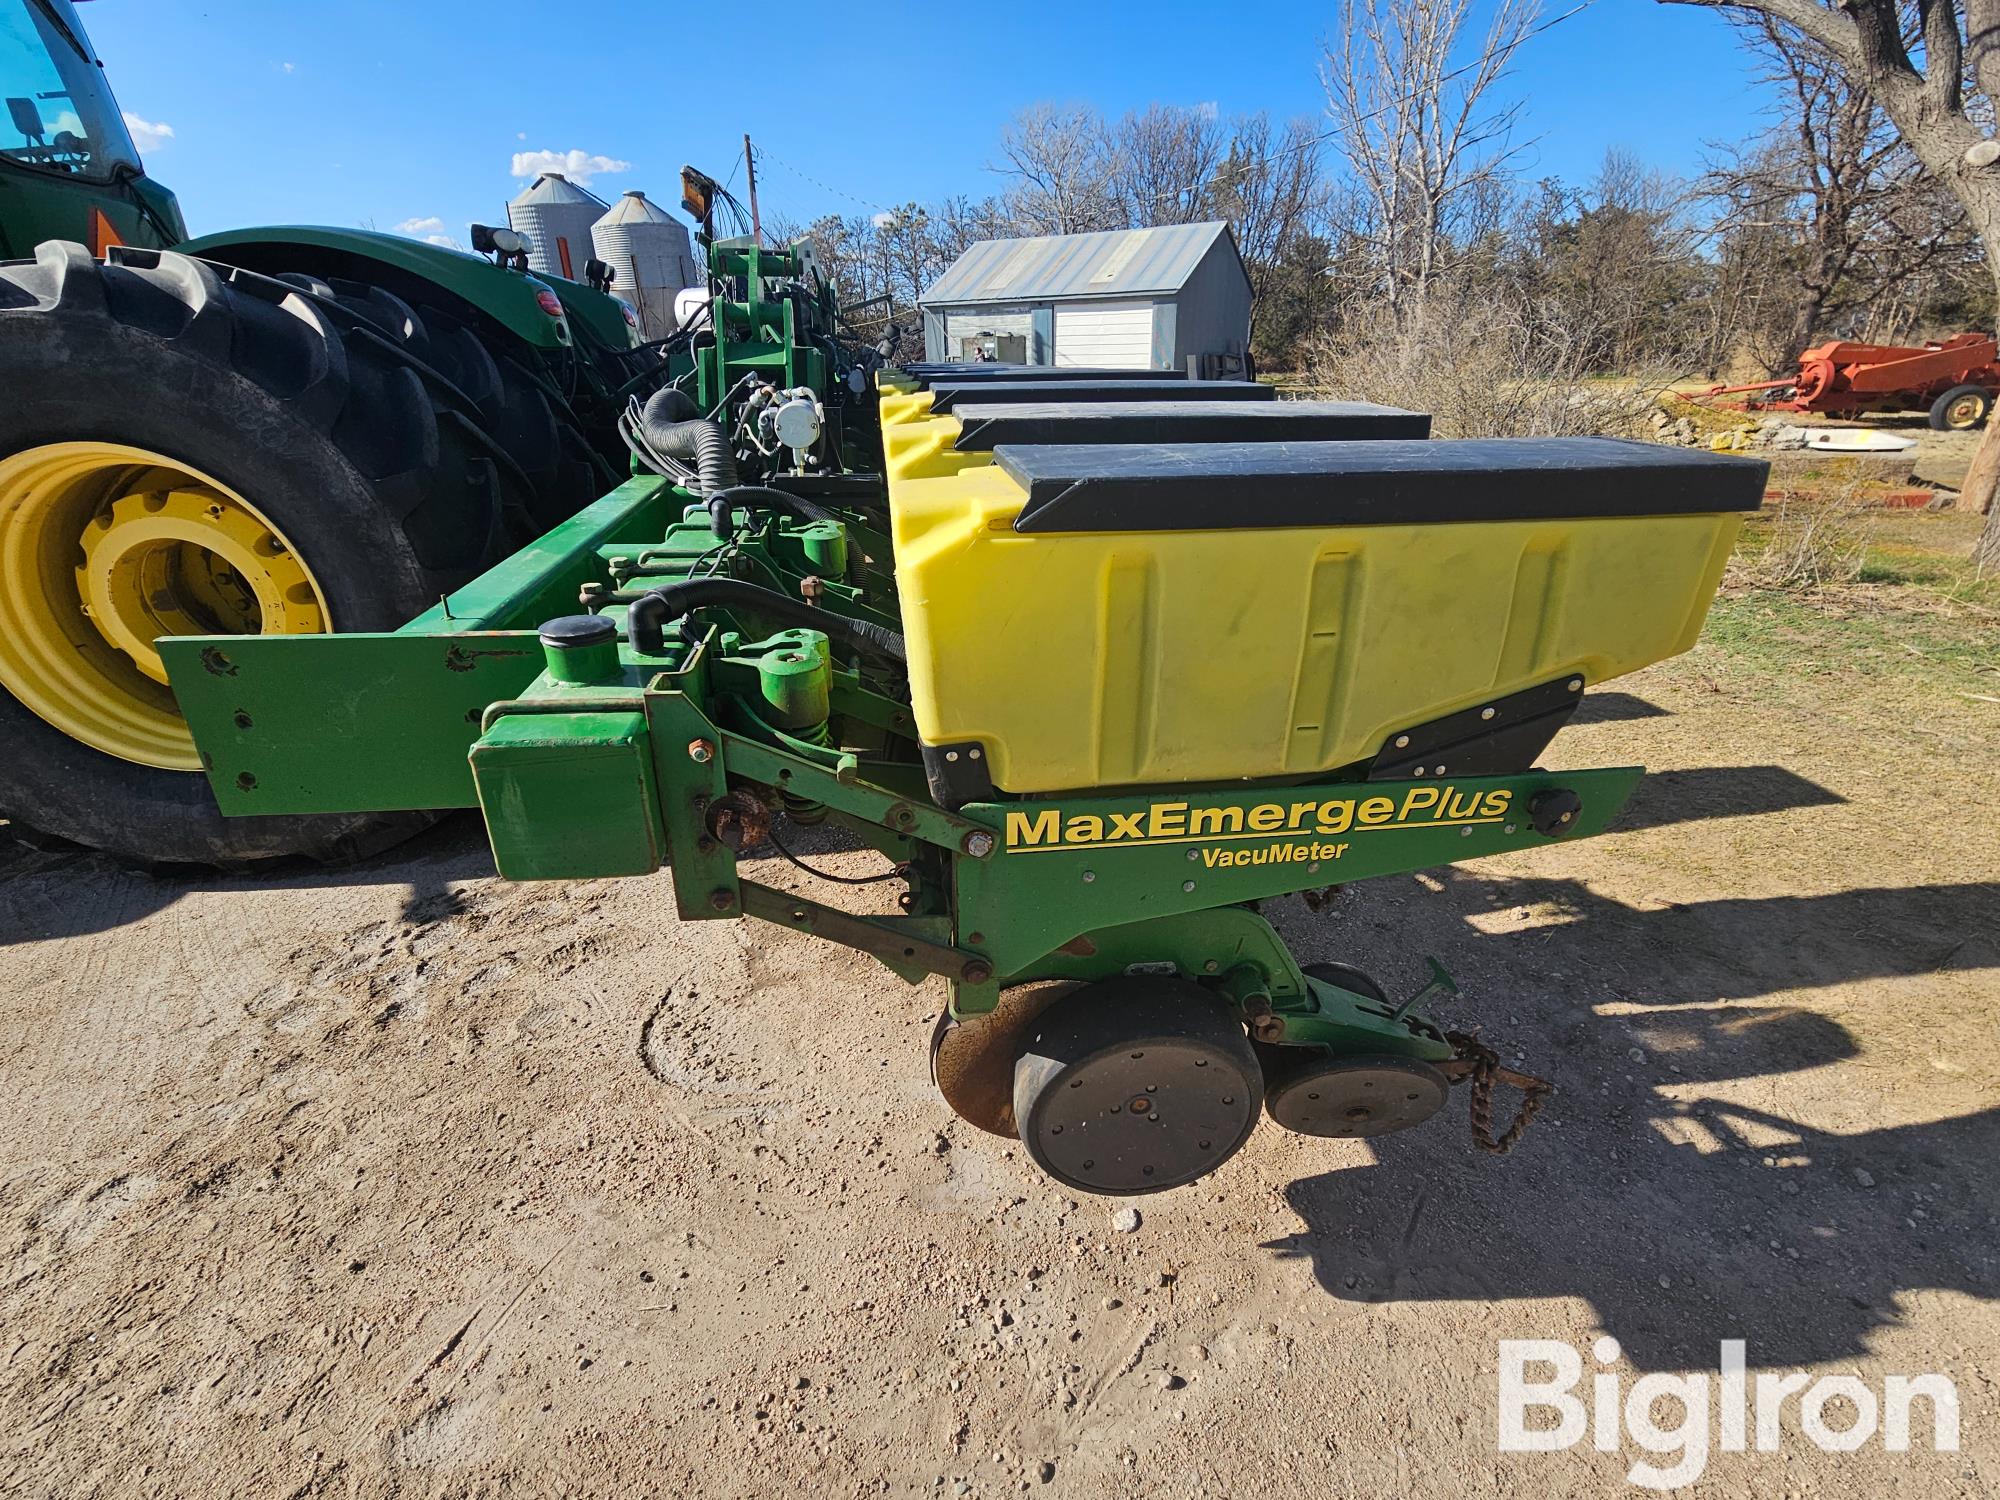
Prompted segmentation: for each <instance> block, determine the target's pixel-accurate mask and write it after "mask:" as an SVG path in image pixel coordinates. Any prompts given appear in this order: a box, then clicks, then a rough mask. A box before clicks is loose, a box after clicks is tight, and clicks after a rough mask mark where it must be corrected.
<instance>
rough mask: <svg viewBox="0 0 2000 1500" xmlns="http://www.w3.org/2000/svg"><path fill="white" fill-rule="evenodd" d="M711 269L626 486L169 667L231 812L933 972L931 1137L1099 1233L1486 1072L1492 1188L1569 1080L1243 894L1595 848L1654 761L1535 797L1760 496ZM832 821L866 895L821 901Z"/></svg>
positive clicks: (776, 258)
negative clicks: (314, 629)
mask: <svg viewBox="0 0 2000 1500" xmlns="http://www.w3.org/2000/svg"><path fill="white" fill-rule="evenodd" d="M709 256H710V264H711V268H712V271H713V274H714V284H715V285H716V286H717V287H718V288H719V289H720V295H718V297H717V298H716V300H715V301H714V302H713V303H712V306H711V323H710V327H711V329H712V337H709V338H706V339H704V340H698V341H697V342H696V344H695V346H694V347H692V348H690V349H687V350H685V351H682V352H680V353H678V354H677V355H676V356H675V358H674V360H673V363H672V376H673V378H672V381H671V383H670V384H669V385H668V386H667V387H665V388H663V389H662V390H660V391H659V392H657V393H656V394H654V395H653V396H651V397H650V398H649V399H647V400H646V401H645V402H644V403H643V404H641V403H639V402H636V401H635V402H634V403H633V405H632V406H631V408H630V409H629V410H628V411H627V413H626V416H625V419H624V422H623V424H622V425H623V430H624V433H625V436H626V438H627V440H628V444H629V447H630V449H631V451H632V453H633V455H634V458H635V460H636V467H637V469H638V470H639V473H638V474H637V477H634V478H631V479H629V480H627V481H626V482H625V483H623V484H621V485H619V486H617V487H616V488H614V489H612V490H611V491H610V492H609V493H607V494H605V495H604V496H602V497H601V498H600V499H598V500H597V501H596V502H595V503H594V504H592V505H590V506H588V507H587V508H585V509H584V510H582V511H580V512H579V513H578V514H576V515H575V516H573V517H571V518H570V519H568V520H567V521H564V522H563V523H561V524H560V525H558V526H556V527H555V528H554V529H552V530H550V531H549V532H548V533H547V534H545V535H544V536H542V537H541V538H540V539H539V540H538V541H536V542H535V543H534V544H533V545H531V546H529V547H526V548H524V549H522V550H520V551H517V552H515V553H514V554H513V555H512V556H510V557H508V558H507V559H505V560H504V561H502V562H500V563H499V564H498V565H497V566H495V567H493V568H491V569H489V570H488V571H487V572H485V573H483V574H482V575H481V576H479V577H478V578H476V579H474V580H473V581H471V582H470V583H467V584H465V585H463V586H462V587H458V588H454V589H452V590H451V591H450V592H449V593H448V595H447V596H446V598H445V599H443V600H441V601H440V602H438V603H437V604H436V605H434V606H433V607H432V608H430V609H428V610H427V611H425V612H424V613H422V614H420V615H418V616H417V617H416V618H414V619H412V620H410V621H409V622H408V623H406V624H403V625H402V626H400V628H396V629H390V630H380V631H365V632H360V633H355V634H345V635H319V636H309V635H294V636H242V637H233V636H225V635H215V634H210V635H207V636H194V637H189V638H185V639H173V640H166V641H162V642H161V643H160V646H159V650H160V655H161V658H162V660H163V661H164V662H165V664H166V667H167V671H168V675H169V679H170V682H171V685H172V687H173V689H174V691H175V693H176V694H177V696H178V699H179V701H180V703H181V705H182V706H183V708H184V709H185V711H186V714H187V718H188V722H189V724H190V726H191V727H192V729H193V732H194V737H195V742H196V744H197V745H198V747H199V749H200V753H201V758H202V761H203V763H204V765H205V766H206V768H207V772H208V777H209V783H210V785H211V786H212V788H213V790H214V794H215V798H216V800H217V802H218V803H219V805H220V806H221V808H222V809H223V811H224V812H226V813H228V814H230V815H252V816H271V815H284V816H354V815H373V814H382V813H393V812H396V811H398V810H404V809H414V808H437V807H467V808H470V807H477V808H479V809H480V810H481V812H482V814H483V816H484V818H485V822H486V827H487V831H488V833H489V835H490V838H491V841H492V847H493V854H494V858H495V861H496V863H497V865H498V867H499V870H500V872H501V873H502V874H503V875H505V876H507V877H509V878H512V879H518V880H583V879H598V878H605V877H614V876H638V877H643V876H649V875H653V874H655V873H656V872H658V871H659V870H661V869H662V868H665V869H667V870H668V871H669V872H670V878H671V886H672V891H673V899H674V903H675V907H676V909H677V911H678V914H679V916H680V917H681V918H682V919H683V920H687V921H739V920H742V919H744V918H754V919H757V920H759V921H764V922H770V923H776V924H779V925H782V926H785V927H789V928H792V929H794V930H796V931H800V932H805V933H810V934H812V935H814V936H816V937H819V938H823V939H825V940H827V941H830V942H835V943H840V944H843V945H846V946H848V947H852V948H856V949H859V950H861V951H863V952H865V953H868V954H870V955H872V956H873V957H875V958H876V959H878V960H879V961H880V962H881V963H882V964H884V965H885V966H887V967H888V968H889V969H891V970H892V971H894V972H895V973H896V974H898V975H900V976H902V977H903V978H904V979H906V980H908V981H910V982H912V983H917V982H922V981H925V980H928V979H930V978H931V977H933V976H936V977H939V978H942V979H943V980H944V981H945V985H946V988H947V990H948V993H949V1002H948V1005H947V1007H946V1009H945V1012H944V1014H943V1015H942V1016H941V1017H940V1020H939V1024H938V1026H937V1028H936V1031H935V1033H934V1036H933V1044H932V1057H931V1065H932V1071H933V1076H934V1077H935V1079H936V1081H937V1084H938V1086H939V1089H940V1091H941V1092H942V1094H943V1095H944V1097H945V1099H946V1100H947V1102H948V1103H949V1104H950V1105H951V1107H952V1108H953V1109H955V1110H956V1111H957V1112H958V1113H959V1114H960V1115H962V1116H963V1117H964V1118H966V1119H967V1120H969V1121H971V1122H972V1123H974V1124H975V1125H978V1126H979V1127H981V1128H982V1129H985V1130H988V1131H992V1132H995V1133H997V1134H1000V1135H1010V1136H1018V1137H1019V1138H1020V1140H1021V1141H1022V1143H1023V1144H1024V1145H1025V1147H1026V1148H1027V1150H1028V1152H1029V1154H1030V1155H1031V1156H1032V1157H1033V1159H1034V1160H1035V1161H1036V1162H1037V1163H1038V1164H1039V1165H1040V1166H1041V1167H1042V1168H1043V1169H1044V1170H1046V1171H1047V1172H1048V1173H1049V1174H1050V1175H1051V1176H1053V1177H1055V1178H1056V1179H1057V1180H1059V1181H1061V1182H1063V1183H1065V1184H1067V1185H1069V1186H1071V1187H1073V1188H1077V1189H1081V1190H1084V1191H1088V1192H1096V1193H1109V1194H1120V1193H1140V1192H1148V1191H1156V1190H1160V1189H1164V1188H1170V1187H1173V1186H1176V1185H1178V1184H1181V1183H1185V1182H1189V1181H1191V1180H1193V1179H1195V1178H1197V1177H1200V1176H1202V1175H1203V1174H1204V1173H1206V1172H1209V1171H1211V1170H1212V1169H1214V1168H1215V1167H1216V1166H1218V1165H1219V1164H1220V1163H1222V1162H1223V1161H1225V1160H1226V1159H1227V1158H1228V1157H1229V1156H1230V1155H1231V1154H1232V1153H1233V1152H1234V1151H1236V1150H1237V1149H1238V1148H1239V1147H1240V1146H1241V1145H1242V1144H1243V1142H1244V1140H1245V1139H1246V1138H1247V1137H1248V1136H1249V1134H1250V1132H1251V1130H1252V1128H1253V1127H1254V1126H1255V1124H1256V1123H1257V1121H1258V1119H1259V1117H1260V1115H1263V1114H1268V1115H1269V1116H1270V1117H1271V1118H1272V1119H1273V1120H1274V1121H1275V1122H1276V1123H1277V1124H1278V1125H1279V1126H1281V1127H1283V1128H1286V1129H1290V1130H1295V1131H1300V1132H1304V1133H1307V1134H1312V1135H1318V1136H1327V1137H1366V1136H1374V1135H1379V1134H1382V1133H1385V1132H1387V1131H1392V1130H1399V1129H1404V1128H1408V1127H1411V1126H1414V1125H1416V1124H1419V1123H1421V1122H1422V1121H1423V1120H1425V1119H1427V1118H1429V1117H1430V1116H1431V1115H1432V1114H1433V1113H1435V1112H1436V1111H1437V1110H1438V1108H1439V1107H1440V1106H1441V1105H1442V1103H1443V1102H1444V1100H1445V1098H1446V1095H1447V1093H1448V1091H1449V1089H1450V1087H1451V1086H1452V1085H1453V1084H1454V1083H1457V1082H1461V1081H1468V1080H1469V1086H1470V1089H1471V1091H1472V1094H1473V1099H1474V1109H1473V1115H1474V1119H1475V1122H1481V1124H1480V1129H1481V1131H1482V1138H1483V1139H1484V1140H1485V1142H1486V1143H1487V1144H1489V1145H1490V1146H1492V1147H1494V1148H1495V1149H1504V1148H1505V1147H1506V1146H1508V1145H1511V1144H1512V1142H1513V1140H1514V1139H1515V1138H1516V1136H1517V1135H1518V1133H1519V1129H1520V1124H1519V1123H1517V1124H1516V1126H1515V1127H1514V1128H1513V1129H1511V1130H1509V1131H1507V1132H1506V1133H1504V1134H1502V1135H1500V1136H1498V1137H1495V1136H1493V1135H1491V1134H1487V1133H1484V1131H1485V1128H1486V1127H1485V1125H1484V1123H1483V1122H1485V1121H1486V1120H1487V1118H1488V1115H1487V1106H1488V1103H1489V1097H1488V1096H1489V1095H1490V1093H1491V1091H1492V1089H1493V1087H1494V1085H1495V1084H1496V1083H1497V1082H1501V1081H1508V1080H1511V1081H1513V1082H1515V1083H1516V1084H1517V1085H1520V1086H1523V1087H1525V1088H1527V1089H1528V1091H1529V1092H1528V1098H1527V1101H1526V1108H1527V1111H1528V1112H1529V1113H1531V1112H1532V1109H1533V1107H1534V1105H1535V1104H1536V1103H1537V1102H1539V1099H1540V1097H1541V1094H1542V1093H1543V1092H1544V1091H1545V1088H1546V1086H1545V1085H1543V1084H1541V1083H1540V1081H1539V1080H1534V1079H1531V1078H1528V1077H1527V1076H1526V1075H1519V1074H1512V1073H1508V1072H1507V1071H1505V1070H1503V1069H1501V1068H1500V1066H1499V1064H1498V1062H1497V1059H1496V1058H1495V1057H1494V1056H1493V1054H1492V1053H1491V1052H1489V1051H1487V1050H1486V1049H1484V1048H1483V1047H1481V1046H1480V1044H1478V1043H1477V1042H1476V1041H1474V1040H1472V1039H1470V1038H1468V1037H1464V1036H1455V1035H1452V1034H1448V1033H1447V1032H1445V1031H1443V1030H1442V1029H1441V1028H1440V1027H1439V1025H1438V1024H1437V1023H1435V1022H1434V1021H1433V1020H1431V1019H1430V1018H1429V1016H1428V1014H1427V1007H1428V1005H1429V1004H1430V1002H1431V1001H1432V1000H1434V999H1435V998H1437V996H1438V995H1440V994H1442V993H1445V992H1448V991H1449V990H1450V988H1451V982H1450V979H1449V977H1448V976H1446V975H1444V974H1443V972H1442V970H1439V971H1437V976H1436V978H1435V979H1434V981H1433V983H1432V985H1431V986H1429V987H1427V988H1426V989H1425V990H1424V991H1422V992H1420V993H1418V994H1416V995H1412V996H1408V997H1404V998H1401V999H1396V998H1393V997H1390V996H1388V995H1387V994H1385V993H1384V991H1383V990H1382V988H1381V987H1380V986H1379V985H1378V984H1377V983H1376V982H1375V981H1374V980H1372V979H1371V978H1369V977H1368V975H1367V974H1366V972H1365V971H1364V969H1362V968H1360V967H1354V966H1349V965H1313V966H1310V967H1304V968H1302V967H1301V966H1300V964H1299V963H1298V961H1297V960H1296V959H1295V958H1294V957H1293V955H1292V954H1291V953H1290V952H1289V951H1288V950H1287V948H1286V946H1285V944H1284V942H1283V941H1282V940H1281V939H1280V938H1279V936H1278V934H1277V932H1276V931H1275V930H1274V929H1273V928H1272V926H1271V924H1270V923H1269V922H1268V921H1267V920H1266V919H1265V918H1264V917H1263V916H1262V915H1260V913H1259V911H1258V903H1259V902H1261V901H1264V900H1267V899H1269V898H1272V897H1276V896H1281V895H1284V894H1287V893H1290V892H1299V891H1313V890H1316V889H1319V888H1323V887H1327V886H1331V885H1335V884H1338V883H1343V882H1347V881H1351V880H1356V879H1363V878H1367V877H1369V876H1376V875H1386V874H1392V873H1395V872H1398V871H1410V870H1417V869H1422V868H1425V867H1430V866H1436V865H1441V864H1446V863H1449V862H1452V861H1454V860H1460V859H1468V858H1477V857H1480V856H1484V855H1490V854H1498V853H1502V852H1507V851H1513V850H1528V849H1539V848H1543V847H1545V846H1548V845H1552V844H1561V843H1564V842H1568V841H1571V840H1575V839H1578V838H1585V837H1589V836H1591V835H1593V834H1597V833H1600V832H1603V831H1604V830H1605V829H1606V827H1607V826H1608V825H1609V824H1610V822H1611V820H1612V819H1613V817H1614V816H1615V815H1616V813H1617V812H1618V810H1619V808H1620V807H1621V805H1622V804H1623V803H1624V801H1625V799H1626V797H1627V796H1628V795H1629V794H1630V792H1631V790H1632V788H1633V786H1634V784H1635V783H1636V781H1637V780H1638V777H1639V774H1640V773H1639V771H1638V769H1637V768H1633V767H1626V768H1617V769H1600V770H1587V771H1563V770H1548V769H1541V768H1539V767H1538V765H1537V762H1538V760H1539V759H1540V757H1541V756H1542V754H1543V752H1544V750H1545V749H1546V748H1547V746H1548V745H1549V743H1550V741H1551V738H1552V737H1553V736H1554V735H1555V733H1556V732H1557V730H1558V729H1559V728H1560V727H1561V726H1562V725H1563V724H1564V723H1565V722H1566V721H1567V719H1568V718H1569V716H1570V715H1571V714H1572V713H1573V712H1574V711H1575V708H1576V705H1577V704H1578V702H1579V701H1581V699H1582V697H1583V695H1584V692H1585V691H1586V689H1588V688H1589V687H1591V686H1593V685H1595V684H1596V683H1598V682H1602V681H1604V680H1607V679H1609V678H1612V677H1615V676H1618V675H1620V674H1621V673H1624V672H1628V671H1631V670H1634V669H1635V668H1637V667H1639V666H1642V665H1644V664H1646V663H1647V662H1650V661H1655V660H1658V659H1660V658H1662V657H1664V656H1668V655H1671V654H1673V653H1674V652H1676V651H1681V650H1685V649H1686V648H1687V647H1688V646H1689V645H1691V644H1692V643H1693V641H1694V640H1695V638H1696V636H1697V635H1698V633H1699V631H1700V628H1701V624H1702V621H1703V618H1704V616H1705V614H1706V611H1707V608H1708V604H1709V601H1710V598H1711V596H1712V594H1713V592H1714V589H1715V586H1716V582H1717V579H1718V578H1719V576H1720V573H1721V569H1722V565H1723V561H1724V559H1725V558H1726V557H1727V555H1728V552H1729V550H1730V546H1731V543H1732V542H1733V540H1734V537H1735V535H1736V532H1737V529H1738V527H1739V525H1740V522H1741V519H1742V516H1743V513H1744V512H1746V511H1748V510H1752V509H1754V508H1755V507H1756V506H1757V505H1758V504H1759V503H1760V500H1761V496H1762V493H1763V485H1764V478H1765V466H1764V465H1763V464H1761V463H1758V462H1755V461H1751V460H1747V459H1736V458H1726V457H1721V456H1718V455H1712V454H1704V453H1687V452H1683V451H1680V450H1669V449H1663V448H1656V447H1651V446H1648V445H1642V444H1634V443H1623V442H1615V441H1608V440H1551V441H1536V440H1518V441H1492V442H1450V443H1447V442H1436V443H1433V442H1431V441H1429V440H1428V438H1427V436H1426V434H1427V431H1428V424H1427V419H1426V418H1424V417H1422V416H1420V415H1417V414H1413V413H1408V412H1396V411H1389V410H1385V409H1383V408H1379V407H1370V406H1360V405H1353V404H1343V403H1331V402H1305V403H1285V404H1282V405H1280V404H1277V403H1274V402H1271V401H1270V400H1269V399H1268V398H1269V394H1270V393H1269V392H1268V391H1266V390H1260V389H1259V388H1257V387H1250V386H1243V385H1233V384H1222V383H1211V382H1201V381H1161V380H1159V379H1157V378H1148V377H1145V376H1143V375H1141V376H1138V377H1136V378H1135V376H1134V375H1133V373H1132V372H1112V371H1107V372H1090V371H1062V372H1047V371H1035V370H1025V369H1020V368H1011V367H1001V366H981V367H978V368H977V369H967V368H965V367H957V366H938V367H929V366H917V367H913V368H909V369H905V370H900V371H896V370H884V369H882V368H880V359H881V356H880V355H879V354H878V353H877V352H876V351H873V350H870V349H867V348H863V347H861V346H860V345H858V344H857V343H856V342H855V341H853V340H851V339H849V338H847V337H846V336H845V335H844V334H843V333H842V331H841V327H840V319H839V314H838V310H837V308H836V306H835V304H834V302H833V299H832V295H831V293H830V291H829V290H828V289H827V287H826V286H825V284H824V282H823V281H822V279H821V278H820V277H819V275H818V273H817V271H816V269H815V267H814V266H813V264H812V260H811V257H810V255H809V254H808V253H807V252H806V251H805V250H804V249H803V248H797V249H793V250H790V251H771V250H766V249H762V248H759V247H758V246H756V245H754V244H751V243H749V242H746V241H734V242H716V243H711V244H710V246H709ZM815 825H824V826H825V827H828V828H831V829H836V830H838V831H839V832H840V833H841V834H843V835H844V836H845V837H846V838H847V839H849V840H851V841H853V843H854V844H856V845H857V846H859V847H860V848H861V849H863V850H872V851H874V852H875V854H876V855H877V856H879V859H878V862H877V864H876V866H875V869H874V870H873V872H872V873H871V872H867V871H865V870H857V869H856V868H855V867H854V866H852V865H850V866H847V867H844V868H843V869H842V870H840V871H838V872H829V871H827V870H825V869H824V867H823V866H822V865H819V864H815V863H814V862H813V861H812V860H808V859H803V858H800V857H799V854H798V849H797V846H796V843H795V830H796V829H798V828H799V827H802V826H815ZM753 859H754V861H755V862H754V863H753V862H752V861H753ZM773 872H775V873H776V874H777V875H778V876H780V877H782V879H783V882H784V883H783V885H782V886H781V885H780V884H778V883H776V882H775V881H774V880H773V879H772V878H771V877H772V874H773ZM868 880H879V881H880V882H881V888H882V890H883V891H884V892H887V891H893V892H894V893H895V895H894V899H893V901H889V900H887V899H885V897H884V896H883V895H877V896H876V897H875V898H874V899H867V898H865V897H859V896H857V895H856V891H855V883H856V882H857V881H868ZM1352 956H1353V957H1355V958H1360V957H1362V955H1352ZM830 1003H831V1002H830ZM1524 1119H1525V1117H1524Z"/></svg>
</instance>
